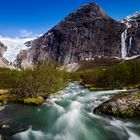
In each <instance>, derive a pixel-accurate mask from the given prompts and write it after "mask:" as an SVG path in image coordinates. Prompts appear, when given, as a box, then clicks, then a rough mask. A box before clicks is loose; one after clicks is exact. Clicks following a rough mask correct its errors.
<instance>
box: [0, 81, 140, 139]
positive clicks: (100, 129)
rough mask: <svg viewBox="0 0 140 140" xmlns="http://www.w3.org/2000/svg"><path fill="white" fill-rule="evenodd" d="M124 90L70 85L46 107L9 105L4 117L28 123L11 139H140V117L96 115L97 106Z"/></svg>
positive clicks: (12, 122) (48, 101)
mask: <svg viewBox="0 0 140 140" xmlns="http://www.w3.org/2000/svg"><path fill="white" fill-rule="evenodd" d="M120 92H122V91H121V90H112V91H97V92H91V91H89V90H88V89H85V88H83V87H82V86H80V85H78V84H72V83H71V84H69V86H68V87H66V88H65V89H64V90H62V91H60V92H59V95H53V96H50V98H49V99H48V100H47V101H46V102H45V103H44V104H43V105H42V106H23V105H16V104H15V105H7V106H6V108H5V110H4V111H2V112H1V113H0V120H2V119H3V120H5V121H7V122H9V123H10V124H12V127H17V126H19V125H28V126H30V128H29V129H28V130H26V131H24V132H20V133H17V134H15V135H14V136H12V137H9V140H140V120H137V119H128V120H121V119H117V118H113V117H107V116H106V117H105V116H98V115H95V114H93V109H94V108H95V107H97V106H98V105H99V104H101V103H102V102H104V101H106V100H108V99H109V98H110V97H111V96H113V95H115V94H118V93H120Z"/></svg>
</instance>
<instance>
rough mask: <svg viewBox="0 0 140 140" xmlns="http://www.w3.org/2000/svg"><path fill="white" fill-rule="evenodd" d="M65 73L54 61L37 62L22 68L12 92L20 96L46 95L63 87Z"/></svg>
mask: <svg viewBox="0 0 140 140" xmlns="http://www.w3.org/2000/svg"><path fill="white" fill-rule="evenodd" d="M67 80H68V78H67V73H66V72H65V71H62V70H60V69H59V68H58V65H57V64H56V63H53V62H50V63H45V62H39V63H38V64H37V65H35V66H34V67H33V68H32V69H26V70H22V71H21V74H20V76H19V78H18V80H17V82H16V87H15V88H13V89H12V90H11V92H12V93H14V94H16V95H17V96H19V97H22V98H33V97H37V96H40V95H42V96H47V95H48V94H50V93H53V92H56V91H57V90H59V89H61V88H62V87H64V85H65V84H66V83H67Z"/></svg>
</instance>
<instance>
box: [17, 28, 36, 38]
mask: <svg viewBox="0 0 140 140" xmlns="http://www.w3.org/2000/svg"><path fill="white" fill-rule="evenodd" d="M19 32H20V37H33V36H34V34H33V33H32V32H31V31H28V30H26V29H22V30H19Z"/></svg>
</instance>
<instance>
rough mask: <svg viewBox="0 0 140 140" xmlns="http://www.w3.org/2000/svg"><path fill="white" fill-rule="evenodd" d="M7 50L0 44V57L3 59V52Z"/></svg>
mask: <svg viewBox="0 0 140 140" xmlns="http://www.w3.org/2000/svg"><path fill="white" fill-rule="evenodd" d="M6 50H7V47H6V46H5V45H4V44H3V43H2V42H0V57H3V54H4V52H5V51H6Z"/></svg>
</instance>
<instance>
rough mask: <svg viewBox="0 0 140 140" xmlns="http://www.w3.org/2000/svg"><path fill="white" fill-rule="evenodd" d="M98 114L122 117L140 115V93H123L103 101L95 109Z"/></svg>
mask: <svg viewBox="0 0 140 140" xmlns="http://www.w3.org/2000/svg"><path fill="white" fill-rule="evenodd" d="M94 113H95V114H98V115H111V116H115V117H121V118H129V117H139V116H140V93H139V92H135V93H126V94H125V93H123V94H120V95H116V96H115V97H113V98H112V99H110V100H108V101H106V102H104V103H102V104H101V105H99V106H98V107H97V108H95V110H94Z"/></svg>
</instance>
